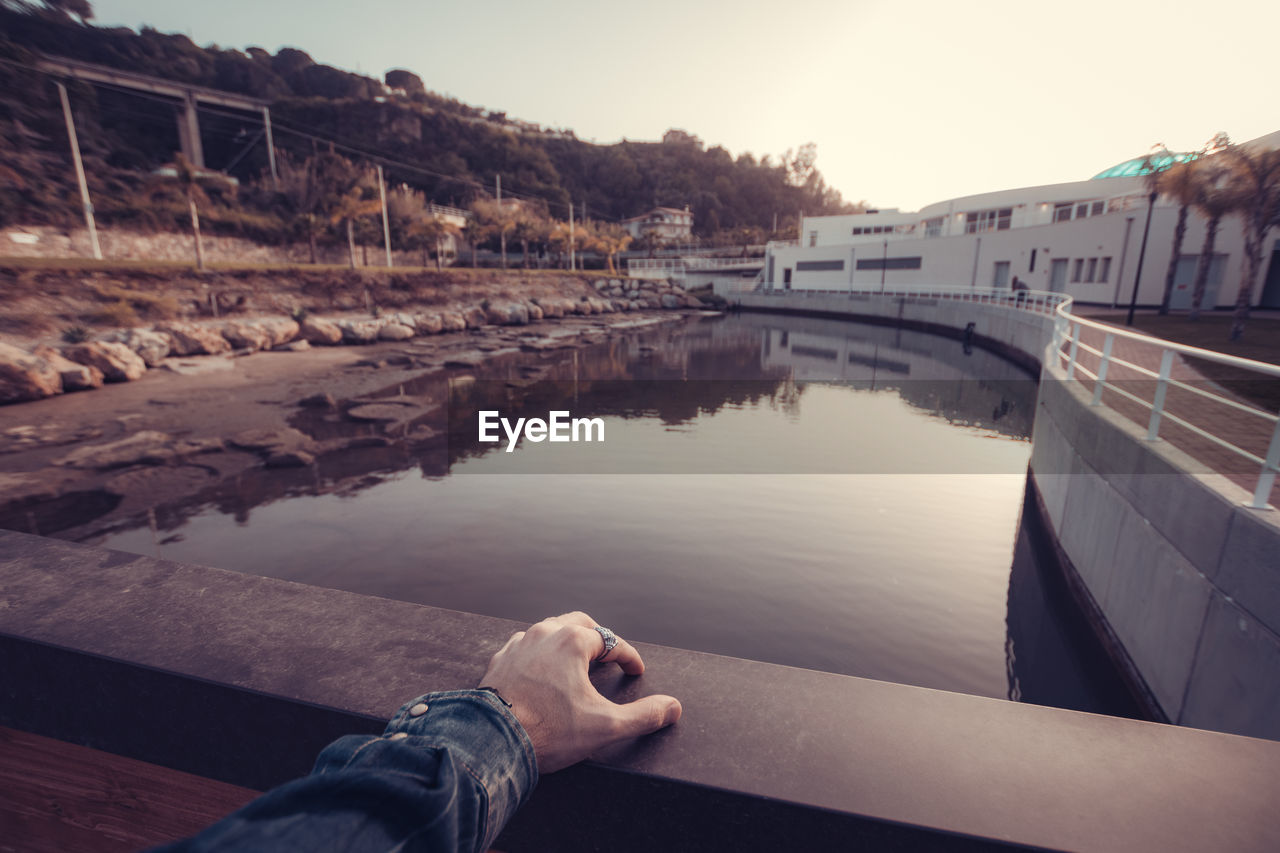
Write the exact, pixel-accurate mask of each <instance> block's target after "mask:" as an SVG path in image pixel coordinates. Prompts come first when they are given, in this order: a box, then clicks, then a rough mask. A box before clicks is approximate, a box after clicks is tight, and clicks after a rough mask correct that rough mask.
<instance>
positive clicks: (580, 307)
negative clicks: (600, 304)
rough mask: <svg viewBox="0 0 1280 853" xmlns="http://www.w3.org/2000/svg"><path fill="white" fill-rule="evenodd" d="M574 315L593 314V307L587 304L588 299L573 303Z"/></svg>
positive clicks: (583, 298)
mask: <svg viewBox="0 0 1280 853" xmlns="http://www.w3.org/2000/svg"><path fill="white" fill-rule="evenodd" d="M565 313H566V314H567V313H568V312H567V311H566V312H565ZM573 313H574V314H590V313H591V306H590V305H589V304H588V303H587V297H585V296H584V297H582V298H581V299H579V300H578V301H577V302H575V303H573Z"/></svg>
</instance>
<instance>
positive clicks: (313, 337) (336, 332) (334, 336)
mask: <svg viewBox="0 0 1280 853" xmlns="http://www.w3.org/2000/svg"><path fill="white" fill-rule="evenodd" d="M299 334H301V335H302V339H303V340H304V341H306V342H307V343H311V344H320V345H321V346H334V345H335V344H340V343H342V329H340V328H338V324H337V323H330V322H329V321H328V320H321V319H320V318H319V317H308V318H306V319H305V320H303V321H302V325H301V327H300V328H299Z"/></svg>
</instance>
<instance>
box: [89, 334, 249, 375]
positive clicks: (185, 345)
mask: <svg viewBox="0 0 1280 853" xmlns="http://www.w3.org/2000/svg"><path fill="white" fill-rule="evenodd" d="M156 331H158V332H164V333H165V334H167V335H168V336H169V339H170V342H171V343H170V351H171V352H172V353H173V354H174V355H218V354H219V353H224V352H230V350H231V344H230V343H228V342H227V339H226V338H224V337H222V335H220V334H218V332H217V330H215V329H211V328H209V327H208V326H201V325H198V324H196V323H166V324H165V325H163V326H157V327H156ZM107 378H108V379H110V378H111V377H110V376H108V377H107Z"/></svg>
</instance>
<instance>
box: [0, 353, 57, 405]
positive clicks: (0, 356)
mask: <svg viewBox="0 0 1280 853" xmlns="http://www.w3.org/2000/svg"><path fill="white" fill-rule="evenodd" d="M61 393H62V376H61V375H60V374H59V372H58V369H57V368H56V367H55V366H54V365H53V364H51V363H50V362H49V361H48V360H47V359H43V358H40V357H39V356H37V355H33V354H32V353H29V352H27V351H25V350H21V349H18V348H17V347H15V346H10V345H9V344H5V343H0V403H21V402H23V401H26V400H39V399H42V398H44V397H52V396H53V395H54V394H61Z"/></svg>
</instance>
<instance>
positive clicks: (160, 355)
mask: <svg viewBox="0 0 1280 853" xmlns="http://www.w3.org/2000/svg"><path fill="white" fill-rule="evenodd" d="M103 340H104V341H110V342H112V343H118V344H124V345H125V346H127V347H128V348H129V349H131V350H133V351H134V352H136V353H137V354H138V356H139V357H140V358H141V359H142V360H143V362H145V363H146V365H147V367H155V366H156V365H157V364H159V363H160V362H162V361H164V360H165V359H166V358H168V357H169V351H170V349H171V343H170V338H169V336H168V335H167V334H165V333H164V332H157V331H154V330H152V329H119V330H117V331H114V332H112V333H110V334H109V335H107V336H105V337H104V338H103Z"/></svg>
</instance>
